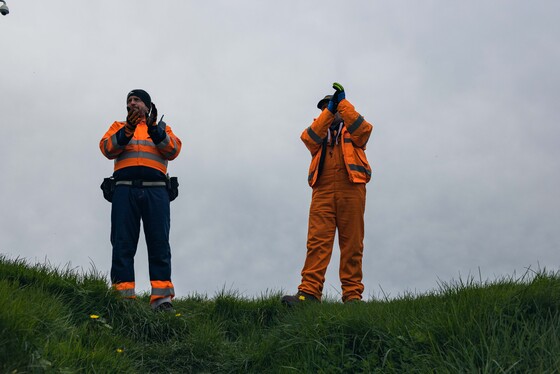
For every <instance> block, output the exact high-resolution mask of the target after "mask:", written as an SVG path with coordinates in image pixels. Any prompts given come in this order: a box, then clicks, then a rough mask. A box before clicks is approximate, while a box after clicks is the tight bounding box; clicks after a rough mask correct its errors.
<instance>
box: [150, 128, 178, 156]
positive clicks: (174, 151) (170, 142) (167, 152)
mask: <svg viewBox="0 0 560 374" xmlns="http://www.w3.org/2000/svg"><path fill="white" fill-rule="evenodd" d="M154 144H156V147H157V149H158V151H159V153H161V155H162V156H163V157H164V158H165V159H166V160H174V159H175V158H176V157H177V156H179V152H181V147H182V143H181V139H179V137H177V135H175V134H174V133H173V130H171V127H169V126H167V125H165V136H164V137H163V139H162V140H161V141H159V142H158V143H155V142H154Z"/></svg>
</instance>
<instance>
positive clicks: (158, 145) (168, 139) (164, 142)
mask: <svg viewBox="0 0 560 374" xmlns="http://www.w3.org/2000/svg"><path fill="white" fill-rule="evenodd" d="M170 140H171V138H170V137H169V135H167V134H165V138H164V139H163V140H162V141H161V142H159V143H158V144H157V147H158V148H162V147H165V146H166V145H168V144H169V141H170Z"/></svg>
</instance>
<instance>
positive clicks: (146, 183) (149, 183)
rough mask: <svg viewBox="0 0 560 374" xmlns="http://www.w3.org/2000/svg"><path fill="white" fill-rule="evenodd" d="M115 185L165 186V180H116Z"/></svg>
mask: <svg viewBox="0 0 560 374" xmlns="http://www.w3.org/2000/svg"><path fill="white" fill-rule="evenodd" d="M115 186H132V187H167V182H165V181H144V180H139V179H136V180H131V181H116V182H115Z"/></svg>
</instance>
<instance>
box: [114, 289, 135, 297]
mask: <svg viewBox="0 0 560 374" xmlns="http://www.w3.org/2000/svg"><path fill="white" fill-rule="evenodd" d="M118 292H119V294H120V295H121V296H123V297H134V296H136V294H135V293H134V289H129V290H119V291H118Z"/></svg>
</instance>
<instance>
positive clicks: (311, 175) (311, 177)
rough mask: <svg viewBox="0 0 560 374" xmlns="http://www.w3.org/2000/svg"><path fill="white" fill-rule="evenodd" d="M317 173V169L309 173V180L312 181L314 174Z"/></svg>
mask: <svg viewBox="0 0 560 374" xmlns="http://www.w3.org/2000/svg"><path fill="white" fill-rule="evenodd" d="M314 175H315V171H313V173H311V174H309V176H308V177H307V181H308V182H311V180H312V179H313V176H314Z"/></svg>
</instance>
